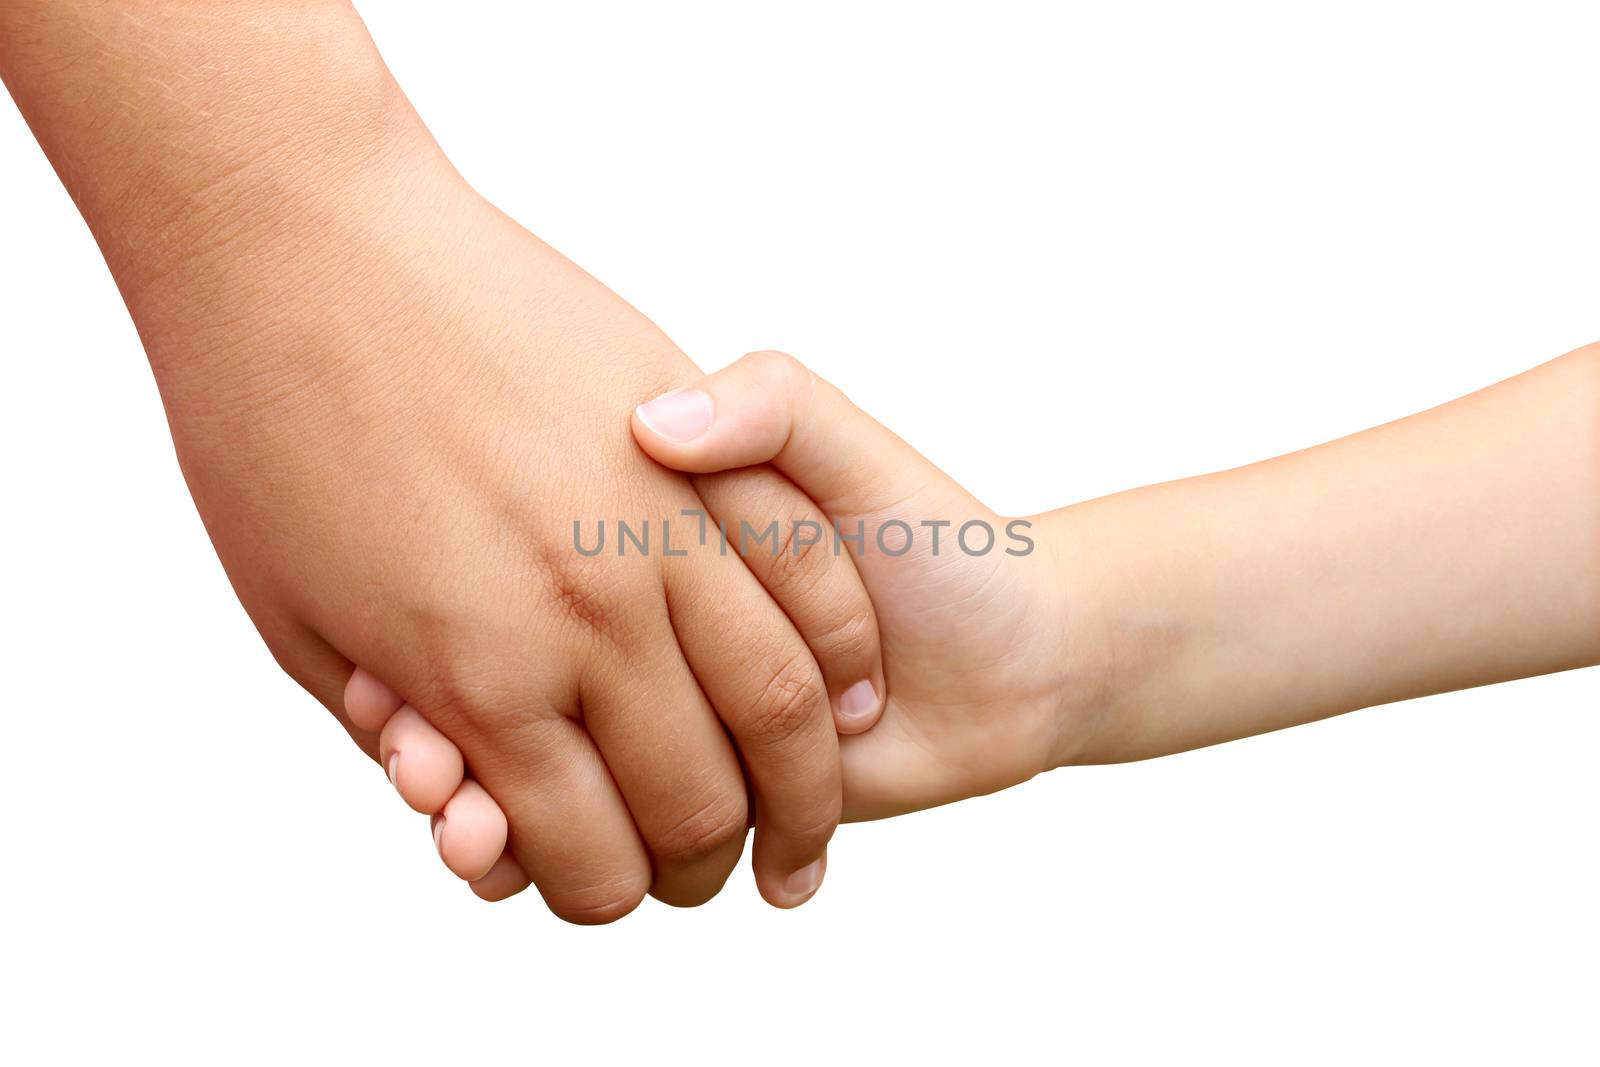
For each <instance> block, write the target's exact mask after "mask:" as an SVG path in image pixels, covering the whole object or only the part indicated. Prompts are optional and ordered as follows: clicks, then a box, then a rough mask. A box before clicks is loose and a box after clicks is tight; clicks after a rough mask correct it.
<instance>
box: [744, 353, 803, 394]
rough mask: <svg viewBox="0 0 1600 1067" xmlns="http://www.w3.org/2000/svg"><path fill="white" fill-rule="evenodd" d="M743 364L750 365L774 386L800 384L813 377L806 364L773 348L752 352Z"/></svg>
mask: <svg viewBox="0 0 1600 1067" xmlns="http://www.w3.org/2000/svg"><path fill="white" fill-rule="evenodd" d="M743 362H745V363H747V364H749V366H751V367H752V368H753V369H754V370H755V372H756V374H757V375H759V376H760V377H761V379H762V380H763V381H765V382H767V383H768V384H771V385H774V386H782V385H786V384H789V383H793V382H798V381H801V380H802V379H804V378H807V377H810V375H811V371H810V370H809V369H807V367H806V365H805V364H804V363H801V362H800V361H799V360H798V359H795V358H794V357H793V356H791V355H790V354H789V353H787V352H779V351H777V350H776V349H771V348H767V349H763V350H761V351H759V352H751V353H749V354H748V355H746V356H745V357H744V360H743Z"/></svg>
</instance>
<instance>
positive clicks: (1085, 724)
mask: <svg viewBox="0 0 1600 1067" xmlns="http://www.w3.org/2000/svg"><path fill="white" fill-rule="evenodd" d="M1118 499H1119V498H1118V497H1109V498H1105V499H1103V500H1095V501H1089V502H1086V503H1083V504H1077V505H1074V506H1072V507H1068V508H1063V509H1061V510H1059V511H1056V512H1052V513H1050V514H1049V515H1047V516H1044V517H1043V518H1042V519H1041V520H1039V525H1041V526H1042V527H1043V528H1044V529H1045V531H1046V539H1047V543H1048V544H1050V546H1051V548H1052V551H1053V555H1054V556H1055V560H1056V568H1055V570H1056V573H1055V576H1054V582H1053V588H1054V590H1055V593H1056V597H1057V603H1056V605H1055V607H1054V612H1055V617H1056V618H1060V619H1062V620H1064V623H1063V625H1062V629H1061V648H1060V652H1059V655H1058V657H1057V663H1058V664H1059V665H1060V666H1059V671H1058V679H1057V683H1056V686H1057V694H1058V695H1057V699H1056V717H1057V724H1058V729H1057V734H1056V743H1055V745H1054V747H1053V749H1052V751H1051V753H1050V761H1051V762H1050V763H1049V765H1048V766H1049V768H1050V769H1053V768H1056V767H1063V766H1070V765H1089V764H1102V763H1121V762H1127V761H1130V760H1137V759H1147V758H1150V757H1152V756H1156V755H1162V754H1164V753H1166V752H1168V751H1176V749H1172V748H1169V747H1167V746H1166V742H1165V740H1164V738H1163V734H1162V727H1161V723H1160V721H1159V720H1160V715H1152V714H1151V711H1152V709H1155V710H1156V711H1161V710H1162V709H1166V710H1167V711H1171V710H1172V709H1173V708H1174V707H1175V706H1177V704H1178V703H1179V702H1180V699H1181V698H1180V696H1179V694H1176V693H1170V692H1165V691H1163V686H1164V685H1165V680H1166V679H1169V678H1171V677H1173V676H1174V674H1175V672H1174V670H1173V668H1172V664H1173V663H1175V662H1176V661H1177V660H1178V659H1179V658H1180V657H1181V656H1182V655H1184V650H1185V649H1186V648H1188V647H1190V646H1191V645H1192V644H1193V643H1194V642H1193V641H1192V640H1191V639H1190V637H1188V636H1186V635H1187V634H1188V627H1187V624H1186V621H1185V618H1186V615H1185V612H1184V610H1183V608H1182V594H1181V591H1180V590H1179V589H1177V588H1176V587H1175V586H1174V585H1173V584H1172V583H1169V582H1167V581H1165V580H1163V579H1159V578H1157V576H1156V575H1154V574H1153V573H1151V572H1150V569H1149V568H1148V567H1145V566H1142V565H1141V564H1140V563H1139V561H1140V560H1141V559H1145V558H1147V557H1148V556H1149V552H1148V551H1147V549H1148V547H1149V546H1148V545H1147V544H1146V545H1145V547H1144V548H1143V549H1141V548H1140V547H1139V546H1140V545H1141V544H1142V543H1143V541H1142V539H1141V537H1140V530H1141V529H1142V527H1135V528H1133V529H1129V528H1126V523H1125V522H1124V521H1123V519H1122V517H1121V514H1120V510H1119V506H1118V504H1117V503H1116V502H1117V501H1118Z"/></svg>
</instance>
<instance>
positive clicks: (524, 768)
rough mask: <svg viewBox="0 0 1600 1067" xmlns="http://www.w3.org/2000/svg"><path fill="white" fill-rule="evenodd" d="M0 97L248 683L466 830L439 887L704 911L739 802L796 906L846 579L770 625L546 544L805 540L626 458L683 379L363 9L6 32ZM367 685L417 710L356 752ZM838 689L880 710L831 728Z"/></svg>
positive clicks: (782, 603) (793, 594)
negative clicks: (205, 537) (449, 146)
mask: <svg viewBox="0 0 1600 1067" xmlns="http://www.w3.org/2000/svg"><path fill="white" fill-rule="evenodd" d="M0 76H3V77H4V80H5V83H6V85H7V87H8V89H9V90H10V91H11V93H12V96H13V97H14V98H15V100H16V101H17V104H18V106H19V107H20V109H21V110H22V112H23V114H24V116H25V117H26V118H27V120H28V122H29V125H30V126H31V128H32V129H33V130H34V132H35V134H36V135H37V137H38V139H39V142H40V144H41V146H42V147H43V148H44V150H45V152H46V153H47V154H48V156H49V157H50V160H51V162H52V163H53V164H54V165H55V167H56V170H57V172H58V173H59V174H60V175H61V177H62V180H63V182H64V183H65V185H66V187H67V189H68V190H69V191H70V192H71V194H72V196H73V198H74V200H75V201H76V203H77V204H78V206H79V208H80V210H81V211H82V213H83V215H84V218H85V219H86V220H87V222H88V223H89V225H90V228H91V229H92V231H93V232H94V235H95V237H96V239H97V241H98V242H99V244H100V247H101V249H102V251H103V252H104V254H105V257H106V261H107V263H108V265H109V266H110V268H111V270H112V273H113V275H114V276H115V278H116V280H117V283H118V285H119V287H120V289H121V291H122V294H123V296H124V299H125V300H126V302H127V305H128V308H129V310H130V312H131V313H132V315H133V318H134V321H135V323H136V325H137V326H138V329H139V333H140V336H141V338H142V339H143V341H144V344H145V348H146V350H147V352H148V354H149V357H150V363H151V366H152V367H153V369H154V371H155V375H156V380H157V382H158V384H159V386H160V389H161V395H162V399H163V401H164V403H165V406H166V410H167V415H168V420H169V422H170V424H171V429H172V436H173V441H174V444H175V446H176V449H177V453H178V458H179V461H180V463H181V465H182V467H183V471H184V474H185V477H186V478H187V480H188V483H189V486H190V488H191V490H192V492H193V495H194V499H195V503H196V506H197V507H198V509H199V511H200V514H201V517H202V518H203V519H204V521H205V524H206V528H207V530H208V532H209V533H210V535H211V538H212V541H213V543H214V544H215V546H216V549H217V553H218V556H219V557H220V558H221V560H222V563H223V566H224V567H225V568H226V569H227V572H228V575H229V577H230V579H231V580H232V582H233V585H234V588H235V589H236V590H237V592H238V594H239V598H240V600H241V602H242V603H243V604H244V606H245V609H246V610H247V611H248V612H249V614H250V617H251V618H252V620H253V621H254V622H255V624H256V626H257V628H258V629H259V630H260V632H261V635H262V637H263V638H264V639H265V641H266V643H267V645H268V646H269V648H270V649H271V650H272V653H273V655H274V656H275V657H276V658H277V659H278V662H279V663H281V664H282V665H283V667H284V669H285V670H286V671H287V672H288V673H289V674H291V675H292V676H293V677H294V678H295V679H296V680H297V681H299V682H300V683H301V684H302V685H303V686H304V687H305V688H306V689H307V690H309V691H310V692H311V693H312V694H314V695H315V696H316V697H317V698H318V699H319V700H320V701H321V702H322V703H323V704H325V705H326V706H327V707H328V708H329V709H330V710H333V711H334V712H335V714H337V715H340V716H341V719H342V720H343V721H344V723H345V725H346V727H347V728H348V729H349V730H350V732H351V734H352V736H353V737H355V739H356V740H357V741H358V743H360V744H361V745H362V746H363V747H364V748H365V749H366V750H367V751H368V752H369V753H371V754H373V755H374V756H375V757H377V756H379V755H380V754H381V756H382V757H383V759H384V762H385V764H386V770H388V771H389V773H390V777H391V780H393V781H394V782H395V783H396V785H397V787H398V788H399V789H400V790H401V792H402V794H403V795H405V796H407V798H408V799H410V800H411V801H412V803H413V804H414V805H415V806H417V807H418V808H420V809H421V810H423V811H425V812H429V813H437V812H440V811H447V812H450V811H461V812H476V813H479V814H480V815H484V816H485V818H487V820H488V822H487V824H484V823H481V822H480V828H481V829H482V830H483V833H482V835H481V836H480V838H479V839H478V840H477V850H476V852H475V853H474V855H473V857H469V860H470V862H462V863H457V864H455V865H454V867H455V869H456V872H457V873H458V874H460V875H461V876H462V877H464V878H467V879H469V880H471V881H472V882H473V883H474V886H475V888H476V889H477V890H478V891H479V892H480V894H482V895H484V896H488V897H500V896H504V895H506V894H507V893H509V892H513V891H515V890H516V889H519V888H521V886H522V885H525V884H527V881H528V879H529V878H531V879H532V881H533V882H534V883H535V884H536V885H537V887H538V888H539V890H540V892H541V893H542V894H543V896H544V898H545V900H546V901H547V902H548V903H549V905H550V907H551V908H552V909H553V910H554V911H555V912H556V913H557V914H559V915H561V916H562V917H564V918H567V919H570V920H572V921H576V922H604V921H609V920H612V919H615V918H617V917H619V916H621V915H623V914H625V913H627V912H628V911H629V910H631V909H632V908H633V907H635V906H636V905H637V904H638V903H639V901H640V899H641V898H642V897H643V896H644V895H645V893H646V892H647V891H649V892H653V893H654V894H655V895H657V896H659V897H660V898H661V899H663V900H666V901H668V902H671V903H675V904H695V903H699V902H701V901H703V900H705V899H707V898H709V897H710V896H711V895H713V894H714V893H715V892H716V891H717V890H718V889H719V888H720V886H721V885H722V884H723V882H724V880H725V879H726V877H727V875H728V873H729V872H730V871H731V869H732V868H733V866H734V865H735V863H736V862H737V860H738V858H739V856H740V853H741V851H742V849H743V841H744V837H745V833H746V830H747V826H748V820H749V817H750V810H749V807H748V806H747V795H748V792H747V784H746V775H748V778H749V791H753V794H754V797H755V801H756V803H755V808H754V821H755V824H756V840H755V859H754V867H755V873H756V879H757V884H758V886H759V887H760V889H761V892H762V893H763V895H764V896H765V897H766V898H767V899H768V900H769V901H770V902H772V903H774V904H776V905H779V906H784V907H789V906H794V905H796V904H799V903H802V902H803V901H805V900H806V899H809V897H810V896H811V895H812V894H813V893H814V892H815V891H816V889H817V885H818V883H819V882H820V880H821V877H822V872H823V869H824V867H823V864H824V850H825V848H826V845H827V842H828V839H829V837H830V835H831V834H832V832H833V829H834V826H835V824H836V822H837V820H838V814H839V808H840V803H841V798H840V784H839V756H838V745H837V740H836V733H835V726H836V722H837V725H838V727H839V728H840V729H843V730H847V731H849V730H862V729H866V728H867V727H869V726H870V725H871V724H872V721H873V720H874V719H875V718H876V717H877V715H878V713H879V711H880V710H881V699H880V697H881V694H882V693H883V675H882V669H881V666H880V662H879V653H878V642H877V633H876V624H875V621H874V619H873V615H872V610H871V606H870V604H869V603H868V601H867V600H866V597H865V594H864V592H863V590H862V588H861V585H860V581H859V579H858V578H857V576H856V574H855V572H854V570H853V568H851V567H850V566H849V564H848V561H842V565H839V566H827V567H825V568H823V569H821V570H819V571H818V572H817V573H816V575H815V576H814V580H813V581H810V582H808V583H806V584H805V586H804V587H803V588H800V587H796V588H794V589H792V590H791V591H790V592H789V593H788V594H786V596H785V597H783V598H780V599H779V600H777V601H775V600H774V599H773V598H771V597H769V596H768V595H767V594H766V593H765V592H764V591H763V589H762V587H761V585H760V583H759V582H758V580H757V578H756V577H755V576H754V575H753V574H752V572H751V571H750V570H749V569H747V568H746V567H745V566H744V565H743V564H742V563H741V561H740V560H739V559H738V558H737V557H724V556H720V555H718V554H717V553H716V552H714V551H709V552H708V551H691V552H690V553H689V554H688V555H686V556H682V557H671V558H667V557H663V556H662V555H661V554H659V553H652V554H650V555H643V554H635V555H630V556H628V557H627V558H624V559H618V558H615V557H608V558H597V559H588V558H585V557H583V556H581V555H579V554H578V553H577V552H575V551H574V550H573V546H572V524H573V522H574V520H582V521H583V522H585V523H589V524H593V523H594V522H596V521H598V520H602V519H603V520H606V521H608V522H614V521H616V520H617V519H619V518H621V519H628V520H635V521H637V520H645V519H648V520H653V521H659V520H660V519H661V518H663V517H674V518H676V517H677V516H678V515H679V513H680V512H681V511H683V510H685V509H689V510H695V509H705V510H709V511H710V512H711V513H712V514H713V515H716V514H720V513H724V512H726V513H748V514H753V515H760V514H768V515H772V514H787V513H790V512H796V513H808V514H809V513H813V512H814V509H812V507H811V505H810V504H809V502H808V501H807V500H806V499H805V498H804V496H803V495H801V494H800V493H798V492H797V491H796V490H795V489H794V487H793V486H792V485H790V484H789V483H788V482H786V481H785V480H784V479H782V478H781V477H780V476H778V475H776V474H774V473H773V472H772V471H770V470H765V471H755V472H750V473H747V474H740V475H736V476H730V477H718V478H706V479H701V480H698V486H697V485H696V484H691V481H690V479H689V478H687V477H685V476H683V475H680V474H674V473H670V472H667V471H665V470H664V469H662V468H661V467H660V466H658V465H656V464H654V463H652V462H650V461H649V460H648V459H647V458H645V457H643V456H642V455H640V454H639V453H638V452H637V450H636V449H635V448H634V447H633V445H632V442H631V441H630V440H629V438H628V434H627V428H626V426H627V412H628V411H629V409H630V408H631V407H632V405H633V404H635V403H637V402H639V401H640V400H643V399H645V398H647V397H649V396H651V395H653V394H654V393H656V392H659V391H661V390H662V389H664V388H667V387H670V386H672V385H675V384H681V383H684V382H687V381H692V380H694V379H695V378H696V377H697V376H698V371H697V370H696V369H695V367H694V365H693V364H692V363H691V362H690V361H689V360H688V359H687V358H686V357H685V356H684V355H683V353H681V352H680V351H679V350H678V349H677V348H676V347H674V346H673V344H672V343H671V342H670V341H669V340H668V339H667V338H666V337H665V336H663V335H662V334H661V332H660V331H659V330H657V329H656V328H655V327H654V326H653V325H652V324H651V323H650V322H648V321H647V320H646V319H644V317H643V316H641V315H640V314H638V313H637V312H636V311H634V310H633V309H632V308H630V307H628V305H627V304H625V303H624V302H623V301H621V300H620V299H619V298H618V297H616V296H615V295H614V294H613V293H611V292H610V291H608V290H607V289H606V288H605V287H604V286H602V285H600V284H599V283H598V282H596V281H595V280H594V279H593V278H591V277H589V276H588V275H587V274H585V273H584V272H583V271H581V270H579V269H578V268H577V267H575V266H574V265H573V264H571V263H570V262H568V261H567V260H565V259H564V258H562V257H561V256H560V255H558V254H557V253H555V252H554V251H552V250H551V249H550V248H549V247H547V246H546V245H544V244H543V243H542V242H540V241H539V240H538V239H537V238H535V237H533V236H532V235H531V234H529V233H527V232H526V231H524V230H523V229H521V228H520V227H519V226H517V225H516V224H515V223H514V222H512V221H511V220H510V219H508V218H506V217H505V216H504V215H502V214H500V213H499V212H498V211H496V210H495V209H494V208H493V207H492V206H491V205H489V204H487V203H486V202H484V201H483V200H482V199H481V198H479V197H478V196H477V195H476V194H475V193H474V192H473V191H472V190H471V189H470V188H469V187H468V186H467V185H466V183H465V182H464V181H462V179H461V178H460V176H459V175H457V174H456V173H455V171H454V170H453V169H452V168H451V167H450V165H449V163H448V162H447V161H446V160H445V159H444V157H443V155H442V154H441V153H440V152H439V150H438V148H437V146H436V145H435V144H434V142H433V140H432V138H431V137H430V136H429V135H428V133H427V131H426V129H425V128H424V127H423V125H422V123H421V122H420V120H419V119H418V118H417V116H416V115H415V113H414V112H413V111H412V109H411V107H410V105H409V104H408V103H407V101H406V100H405V98H404V96H403V95H402V94H401V92H400V90H399V88H398V87H397V86H396V85H395V84H394V82H393V80H392V79H391V78H390V76H389V74H388V71H387V70H386V69H385V68H384V66H383V63H382V61H381V59H380V58H379V57H378V55H377V53H376V51H375V49H374V48H373V46H372V43H371V41H370V39H369V38H368V37H367V35H366V32H365V29H364V27H363V26H362V25H361V23H360V21H359V19H358V18H357V17H356V16H355V14H354V12H353V10H352V9H351V8H350V7H349V6H348V5H347V4H344V3H335V2H306V3H297V4H281V3H230V4H228V5H216V4H209V3H198V2H157V3H116V2H113V3H103V4H78V3H66V2H48V0H38V2H13V3H8V4H5V5H3V6H0ZM357 662H359V663H363V664H367V665H370V666H371V667H372V668H373V670H375V671H377V672H379V673H380V674H381V676H382V677H383V678H384V679H385V680H386V681H387V682H388V683H389V685H391V686H392V687H393V690H394V691H395V692H397V693H400V694H404V698H405V701H406V702H407V707H408V709H410V710H408V712H407V713H406V714H405V715H403V716H395V715H392V714H391V716H389V717H388V718H386V719H385V723H384V727H385V728H384V730H383V731H382V733H381V735H380V733H379V732H377V731H375V730H370V729H363V728H362V727H361V726H360V725H359V724H358V723H356V722H352V721H351V720H350V719H349V718H347V717H344V715H343V708H344V702H345V700H344V698H345V689H346V683H347V680H348V679H349V678H350V675H351V672H352V669H353V664H354V663H357ZM863 681H866V682H870V683H871V684H870V685H869V686H868V690H869V691H870V692H871V693H873V694H875V695H874V696H873V698H872V700H871V701H870V702H869V706H862V705H861V702H860V701H855V702H854V703H850V702H846V701H844V700H843V699H842V698H843V696H844V694H845V693H847V692H849V691H851V690H852V689H854V690H855V692H856V693H857V694H858V695H859V693H860V690H859V688H858V685H859V683H861V682H863ZM385 693H387V690H386V691H385ZM357 703H359V700H358V701H357ZM394 710H396V709H390V711H391V713H392V712H393V711H394ZM390 719H393V721H392V722H391V721H390ZM436 757H437V758H436ZM441 780H443V781H444V782H445V783H446V784H445V785H444V786H443V787H441V786H440V784H439V783H440V781H441ZM491 798H492V799H491ZM496 812H503V815H504V818H503V819H499V820H498V822H497V821H496V818H497V817H496V815H495V814H494V813H496ZM485 813H487V814H485ZM464 821H465V820H464ZM502 848H503V850H504V855H503V856H502V855H501V852H502Z"/></svg>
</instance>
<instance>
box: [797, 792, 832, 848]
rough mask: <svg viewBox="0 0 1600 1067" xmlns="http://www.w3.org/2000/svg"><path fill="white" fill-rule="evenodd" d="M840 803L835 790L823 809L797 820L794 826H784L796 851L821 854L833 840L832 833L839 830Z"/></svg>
mask: <svg viewBox="0 0 1600 1067" xmlns="http://www.w3.org/2000/svg"><path fill="white" fill-rule="evenodd" d="M842 803H843V802H842V800H841V799H840V795H839V792H838V791H837V790H835V791H834V792H833V793H831V794H830V801H829V803H828V805H827V806H826V807H825V808H823V809H822V810H820V811H815V812H811V813H810V814H809V815H808V817H806V818H804V819H800V820H797V821H796V824H795V825H794V826H785V827H784V828H783V829H784V833H785V834H786V835H787V836H788V837H789V838H790V839H791V840H792V841H793V842H794V845H795V847H796V848H797V849H798V850H802V851H806V852H821V851H822V850H823V849H824V848H825V847H826V846H827V844H828V842H829V841H831V840H832V839H833V832H834V831H835V830H837V829H838V828H839V817H840V814H841V812H842V810H843V808H842Z"/></svg>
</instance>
